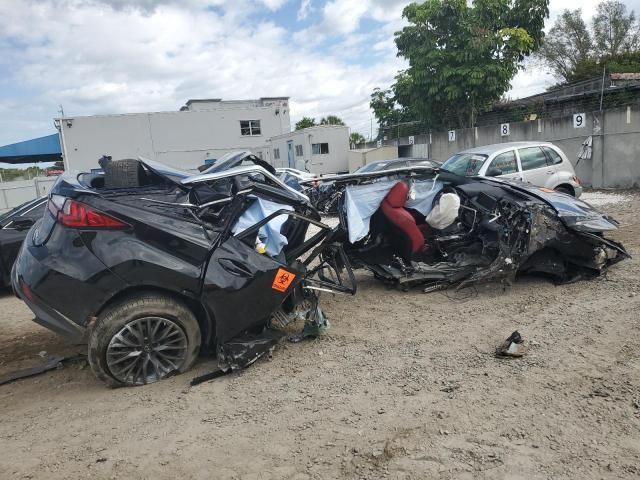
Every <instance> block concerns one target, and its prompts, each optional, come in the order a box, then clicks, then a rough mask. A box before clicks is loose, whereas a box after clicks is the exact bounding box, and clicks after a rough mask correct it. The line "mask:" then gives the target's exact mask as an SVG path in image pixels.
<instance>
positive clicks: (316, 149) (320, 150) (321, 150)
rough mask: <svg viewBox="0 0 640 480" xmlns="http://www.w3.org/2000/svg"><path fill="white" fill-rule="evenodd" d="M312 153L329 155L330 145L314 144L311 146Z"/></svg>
mask: <svg viewBox="0 0 640 480" xmlns="http://www.w3.org/2000/svg"><path fill="white" fill-rule="evenodd" d="M311 150H312V151H311V153H313V154H314V155H326V154H328V153H329V144H328V143H314V144H313V145H311Z"/></svg>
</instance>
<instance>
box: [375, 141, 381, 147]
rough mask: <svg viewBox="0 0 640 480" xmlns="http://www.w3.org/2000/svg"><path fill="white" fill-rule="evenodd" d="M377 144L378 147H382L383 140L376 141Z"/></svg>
mask: <svg viewBox="0 0 640 480" xmlns="http://www.w3.org/2000/svg"><path fill="white" fill-rule="evenodd" d="M376 145H377V146H378V148H380V147H382V140H378V142H377V143H376Z"/></svg>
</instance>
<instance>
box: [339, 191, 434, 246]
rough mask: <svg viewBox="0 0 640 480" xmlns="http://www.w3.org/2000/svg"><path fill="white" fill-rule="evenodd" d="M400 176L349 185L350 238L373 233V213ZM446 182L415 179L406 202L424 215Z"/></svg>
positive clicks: (348, 217) (348, 218)
mask: <svg viewBox="0 0 640 480" xmlns="http://www.w3.org/2000/svg"><path fill="white" fill-rule="evenodd" d="M396 183H398V181H397V180H391V181H389V180H388V181H383V182H376V183H372V184H369V185H351V186H348V187H347V188H346V189H345V193H344V195H345V205H346V208H347V222H348V224H349V225H348V227H349V241H350V242H351V243H355V242H357V241H358V240H362V239H363V238H364V237H366V236H367V234H368V233H369V224H370V221H371V217H372V216H373V214H374V213H376V211H377V210H378V208H380V204H381V203H382V200H384V197H386V196H387V194H388V193H389V191H390V190H391V189H392V188H393V186H394V185H395V184H396ZM442 187H443V184H442V182H439V181H437V180H425V181H414V182H412V185H411V190H410V192H409V198H408V199H407V203H406V204H405V206H406V207H407V208H413V209H415V210H417V211H418V212H420V213H421V214H422V215H427V214H428V213H429V212H430V211H431V207H432V205H433V198H434V197H435V196H436V194H437V193H438V192H439V191H440V190H442Z"/></svg>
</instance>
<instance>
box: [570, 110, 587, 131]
mask: <svg viewBox="0 0 640 480" xmlns="http://www.w3.org/2000/svg"><path fill="white" fill-rule="evenodd" d="M585 116H586V114H584V113H574V114H573V128H583V127H584V119H585Z"/></svg>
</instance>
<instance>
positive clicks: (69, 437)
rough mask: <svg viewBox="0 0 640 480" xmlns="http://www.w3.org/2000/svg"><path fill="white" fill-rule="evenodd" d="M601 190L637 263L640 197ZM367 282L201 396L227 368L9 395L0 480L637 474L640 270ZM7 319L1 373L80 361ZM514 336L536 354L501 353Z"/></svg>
mask: <svg viewBox="0 0 640 480" xmlns="http://www.w3.org/2000/svg"><path fill="white" fill-rule="evenodd" d="M590 195H596V197H597V198H599V200H598V201H599V205H601V208H602V209H603V210H604V211H606V212H607V213H609V214H611V215H614V216H615V217H616V218H617V219H618V220H619V221H621V223H622V228H621V229H620V230H619V231H618V232H616V234H615V235H614V236H615V237H616V238H617V239H619V240H622V241H623V242H625V244H626V246H627V248H628V250H629V251H630V252H631V253H632V254H635V255H638V254H640V225H638V223H637V219H638V214H637V213H636V212H637V209H640V195H639V194H637V193H624V194H622V197H623V198H622V199H620V198H617V197H613V198H610V197H609V195H611V194H608V193H602V192H597V193H590V194H588V195H585V199H587V200H590ZM616 195H617V194H616ZM594 198H595V197H594ZM603 199H604V200H603ZM594 203H595V202H594ZM358 278H359V281H360V283H359V292H358V294H357V295H356V296H355V297H354V298H351V297H344V296H336V297H332V296H330V295H326V296H324V297H323V299H322V305H323V307H324V309H325V311H326V313H327V315H328V316H329V318H330V320H331V323H332V328H331V330H330V331H329V332H328V333H327V335H325V336H323V337H322V338H319V339H316V340H314V341H308V342H303V343H299V344H285V345H282V346H281V347H279V348H278V349H277V350H276V352H275V354H274V356H273V359H272V360H264V361H260V362H258V363H256V364H255V365H253V366H252V367H250V368H249V369H247V370H245V371H243V372H240V373H237V374H234V375H231V376H228V377H222V378H219V379H217V380H214V381H211V382H208V383H204V384H202V385H199V386H197V387H189V381H190V380H191V378H193V376H195V375H200V374H204V373H207V372H209V371H212V370H213V369H214V366H215V361H214V360H213V359H211V358H202V359H201V360H200V362H199V363H198V365H197V366H196V368H195V369H194V371H193V372H189V373H187V374H184V375H181V376H178V377H174V378H170V379H168V380H166V381H163V382H160V383H158V384H154V385H149V386H146V387H140V388H129V389H116V390H109V389H107V388H105V387H104V386H103V385H102V384H100V383H98V381H97V380H95V379H94V377H93V375H92V373H91V371H90V369H89V368H88V367H86V365H84V364H83V363H82V362H79V363H74V364H71V365H68V366H66V367H65V368H63V369H60V370H56V371H52V372H49V373H46V374H44V375H41V376H38V377H33V378H30V379H25V380H21V381H18V382H15V383H12V384H8V385H4V386H1V387H0V451H1V452H2V454H1V455H0V478H2V479H5V478H38V479H40V478H42V479H71V478H86V477H91V478H105V479H115V478H149V479H174V478H183V479H192V478H194V479H200V478H201V479H211V478H216V479H262V480H268V479H274V480H275V479H326V478H371V479H378V478H390V479H425V478H442V479H445V478H456V479H467V478H468V479H471V478H487V479H489V478H490V479H498V478H509V479H519V478H522V479H548V478H554V479H563V478H575V479H590V478H598V479H602V478H604V479H619V478H638V477H640V348H639V347H640V323H639V321H638V313H637V312H638V310H639V309H640V295H638V293H640V264H639V263H638V260H636V259H633V260H627V261H625V262H622V263H620V264H618V265H616V266H614V267H613V268H612V269H611V270H610V271H609V273H608V275H607V276H606V277H604V278H600V279H597V280H594V281H591V282H579V283H576V284H573V285H565V286H558V287H556V286H554V285H552V284H551V283H548V282H546V281H544V280H541V279H525V280H522V281H519V282H517V283H516V284H515V285H514V286H512V287H510V288H508V289H507V290H503V289H502V287H500V286H498V285H483V286H480V287H478V288H477V294H475V292H470V291H467V292H466V293H467V294H469V293H473V295H467V296H466V298H465V297H464V296H460V297H458V298H456V297H455V295H454V294H453V293H450V294H449V295H445V294H444V293H431V294H424V293H422V292H421V291H420V290H413V291H410V292H408V293H402V292H399V291H395V290H386V289H385V288H384V287H383V286H382V285H380V284H378V283H377V282H375V281H374V280H373V279H372V278H371V277H370V276H368V275H366V274H364V273H362V274H359V276H358ZM79 301H80V300H79ZM0 312H2V313H1V314H0V374H2V373H5V372H8V371H13V370H15V369H17V368H23V367H26V366H29V365H35V364H37V363H39V362H42V358H41V357H40V356H39V353H40V352H43V351H45V352H47V354H69V353H73V352H76V351H81V348H80V347H78V346H74V345H69V344H67V343H65V341H64V340H62V339H60V338H58V337H57V336H55V335H54V334H52V333H50V332H48V331H47V330H45V329H43V328H41V327H39V326H37V325H36V324H34V323H32V322H31V321H30V318H31V315H30V312H29V311H28V310H27V308H26V307H25V306H24V305H22V304H21V303H20V302H19V301H18V300H16V299H15V298H13V297H11V296H10V294H8V293H7V294H5V295H4V296H3V297H2V298H0ZM516 329H518V330H519V331H520V332H521V333H522V335H523V337H524V338H525V339H526V340H527V341H528V343H529V345H530V349H529V352H528V354H527V355H526V356H524V357H522V358H520V359H511V360H500V359H496V358H495V357H494V354H493V353H494V349H495V345H496V344H498V343H500V342H501V341H502V340H503V339H504V338H506V336H508V335H509V334H510V333H511V332H512V331H513V330H516Z"/></svg>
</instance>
